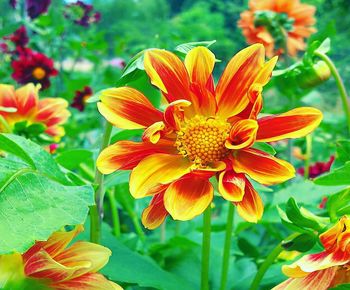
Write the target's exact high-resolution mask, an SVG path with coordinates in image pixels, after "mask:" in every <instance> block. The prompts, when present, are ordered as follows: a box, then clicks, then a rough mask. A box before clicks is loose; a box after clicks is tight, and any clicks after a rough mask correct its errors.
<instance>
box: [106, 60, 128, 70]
mask: <svg viewBox="0 0 350 290" xmlns="http://www.w3.org/2000/svg"><path fill="white" fill-rule="evenodd" d="M108 64H109V65H110V66H113V67H117V68H120V69H123V68H124V67H125V60H124V59H123V58H121V57H115V58H113V59H111V60H110V61H109V62H108Z"/></svg>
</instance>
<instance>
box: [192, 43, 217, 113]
mask: <svg viewBox="0 0 350 290" xmlns="http://www.w3.org/2000/svg"><path fill="white" fill-rule="evenodd" d="M214 65H215V55H214V54H213V53H212V52H211V51H210V50H209V49H208V48H206V47H203V46H198V47H195V48H193V49H191V50H190V51H189V52H188V53H187V55H186V58H185V66H186V69H187V71H188V74H189V76H190V80H191V91H192V92H193V95H191V96H192V97H191V101H192V103H193V104H194V106H195V107H196V109H195V110H196V112H199V113H202V114H204V115H214V114H215V111H216V100H215V97H214V91H213V88H214V85H213V77H212V72H213V69H214Z"/></svg>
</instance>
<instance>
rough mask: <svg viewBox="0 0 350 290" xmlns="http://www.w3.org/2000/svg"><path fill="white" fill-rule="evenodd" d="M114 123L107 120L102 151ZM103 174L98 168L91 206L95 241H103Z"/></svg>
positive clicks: (93, 239) (91, 224)
mask: <svg viewBox="0 0 350 290" xmlns="http://www.w3.org/2000/svg"><path fill="white" fill-rule="evenodd" d="M112 128H113V127H112V124H110V123H109V122H107V124H106V126H105V131H104V133H103V136H102V144H101V148H100V152H101V151H102V150H103V149H105V148H106V147H107V146H108V144H109V139H110V137H111V133H112ZM103 179H104V177H103V174H102V173H101V172H100V171H99V170H98V169H97V168H96V172H95V180H94V184H95V185H96V186H97V188H96V191H95V205H93V206H91V207H90V240H91V242H93V243H97V244H100V243H101V226H102V217H103V199H104V195H105V190H104V186H103Z"/></svg>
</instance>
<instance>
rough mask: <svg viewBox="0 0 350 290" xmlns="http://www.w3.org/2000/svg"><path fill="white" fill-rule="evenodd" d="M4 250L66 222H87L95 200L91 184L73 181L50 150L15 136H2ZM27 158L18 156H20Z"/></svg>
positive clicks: (0, 237)
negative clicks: (73, 182) (7, 153)
mask: <svg viewBox="0 0 350 290" xmlns="http://www.w3.org/2000/svg"><path fill="white" fill-rule="evenodd" d="M0 141H1V143H0V149H1V150H6V151H7V152H10V154H9V155H8V156H7V157H6V158H0V217H1V220H0V254H6V253H11V252H14V251H18V252H24V251H26V250H27V249H28V248H29V247H30V246H31V245H33V243H34V242H35V241H36V240H46V239H47V238H48V237H49V236H50V235H51V234H52V232H54V231H57V230H58V229H60V228H62V227H63V226H66V225H76V224H81V223H84V222H85V219H86V216H87V214H88V210H89V206H90V205H93V204H94V200H93V189H92V187H91V186H90V185H89V186H69V185H68V184H69V182H68V180H67V179H66V177H65V175H64V173H63V172H61V171H60V169H59V167H58V166H57V164H56V163H55V161H54V160H53V159H52V157H51V156H50V154H48V153H47V152H46V151H45V150H43V149H42V148H41V147H40V146H39V145H36V144H35V143H33V142H31V141H28V140H25V139H24V138H22V137H18V136H13V135H7V134H6V135H5V134H2V135H0ZM13 155H15V156H17V157H19V158H20V159H22V161H18V158H16V157H14V156H13Z"/></svg>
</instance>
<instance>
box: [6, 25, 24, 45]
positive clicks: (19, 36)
mask: <svg viewBox="0 0 350 290" xmlns="http://www.w3.org/2000/svg"><path fill="white" fill-rule="evenodd" d="M4 39H7V40H10V41H11V42H12V43H13V44H14V45H15V46H16V47H17V46H19V47H25V46H26V45H27V44H28V42H29V38H28V35H27V30H26V28H25V26H23V25H22V26H21V27H20V28H18V29H17V30H16V31H15V32H14V33H13V34H11V35H10V36H5V37H4Z"/></svg>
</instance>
